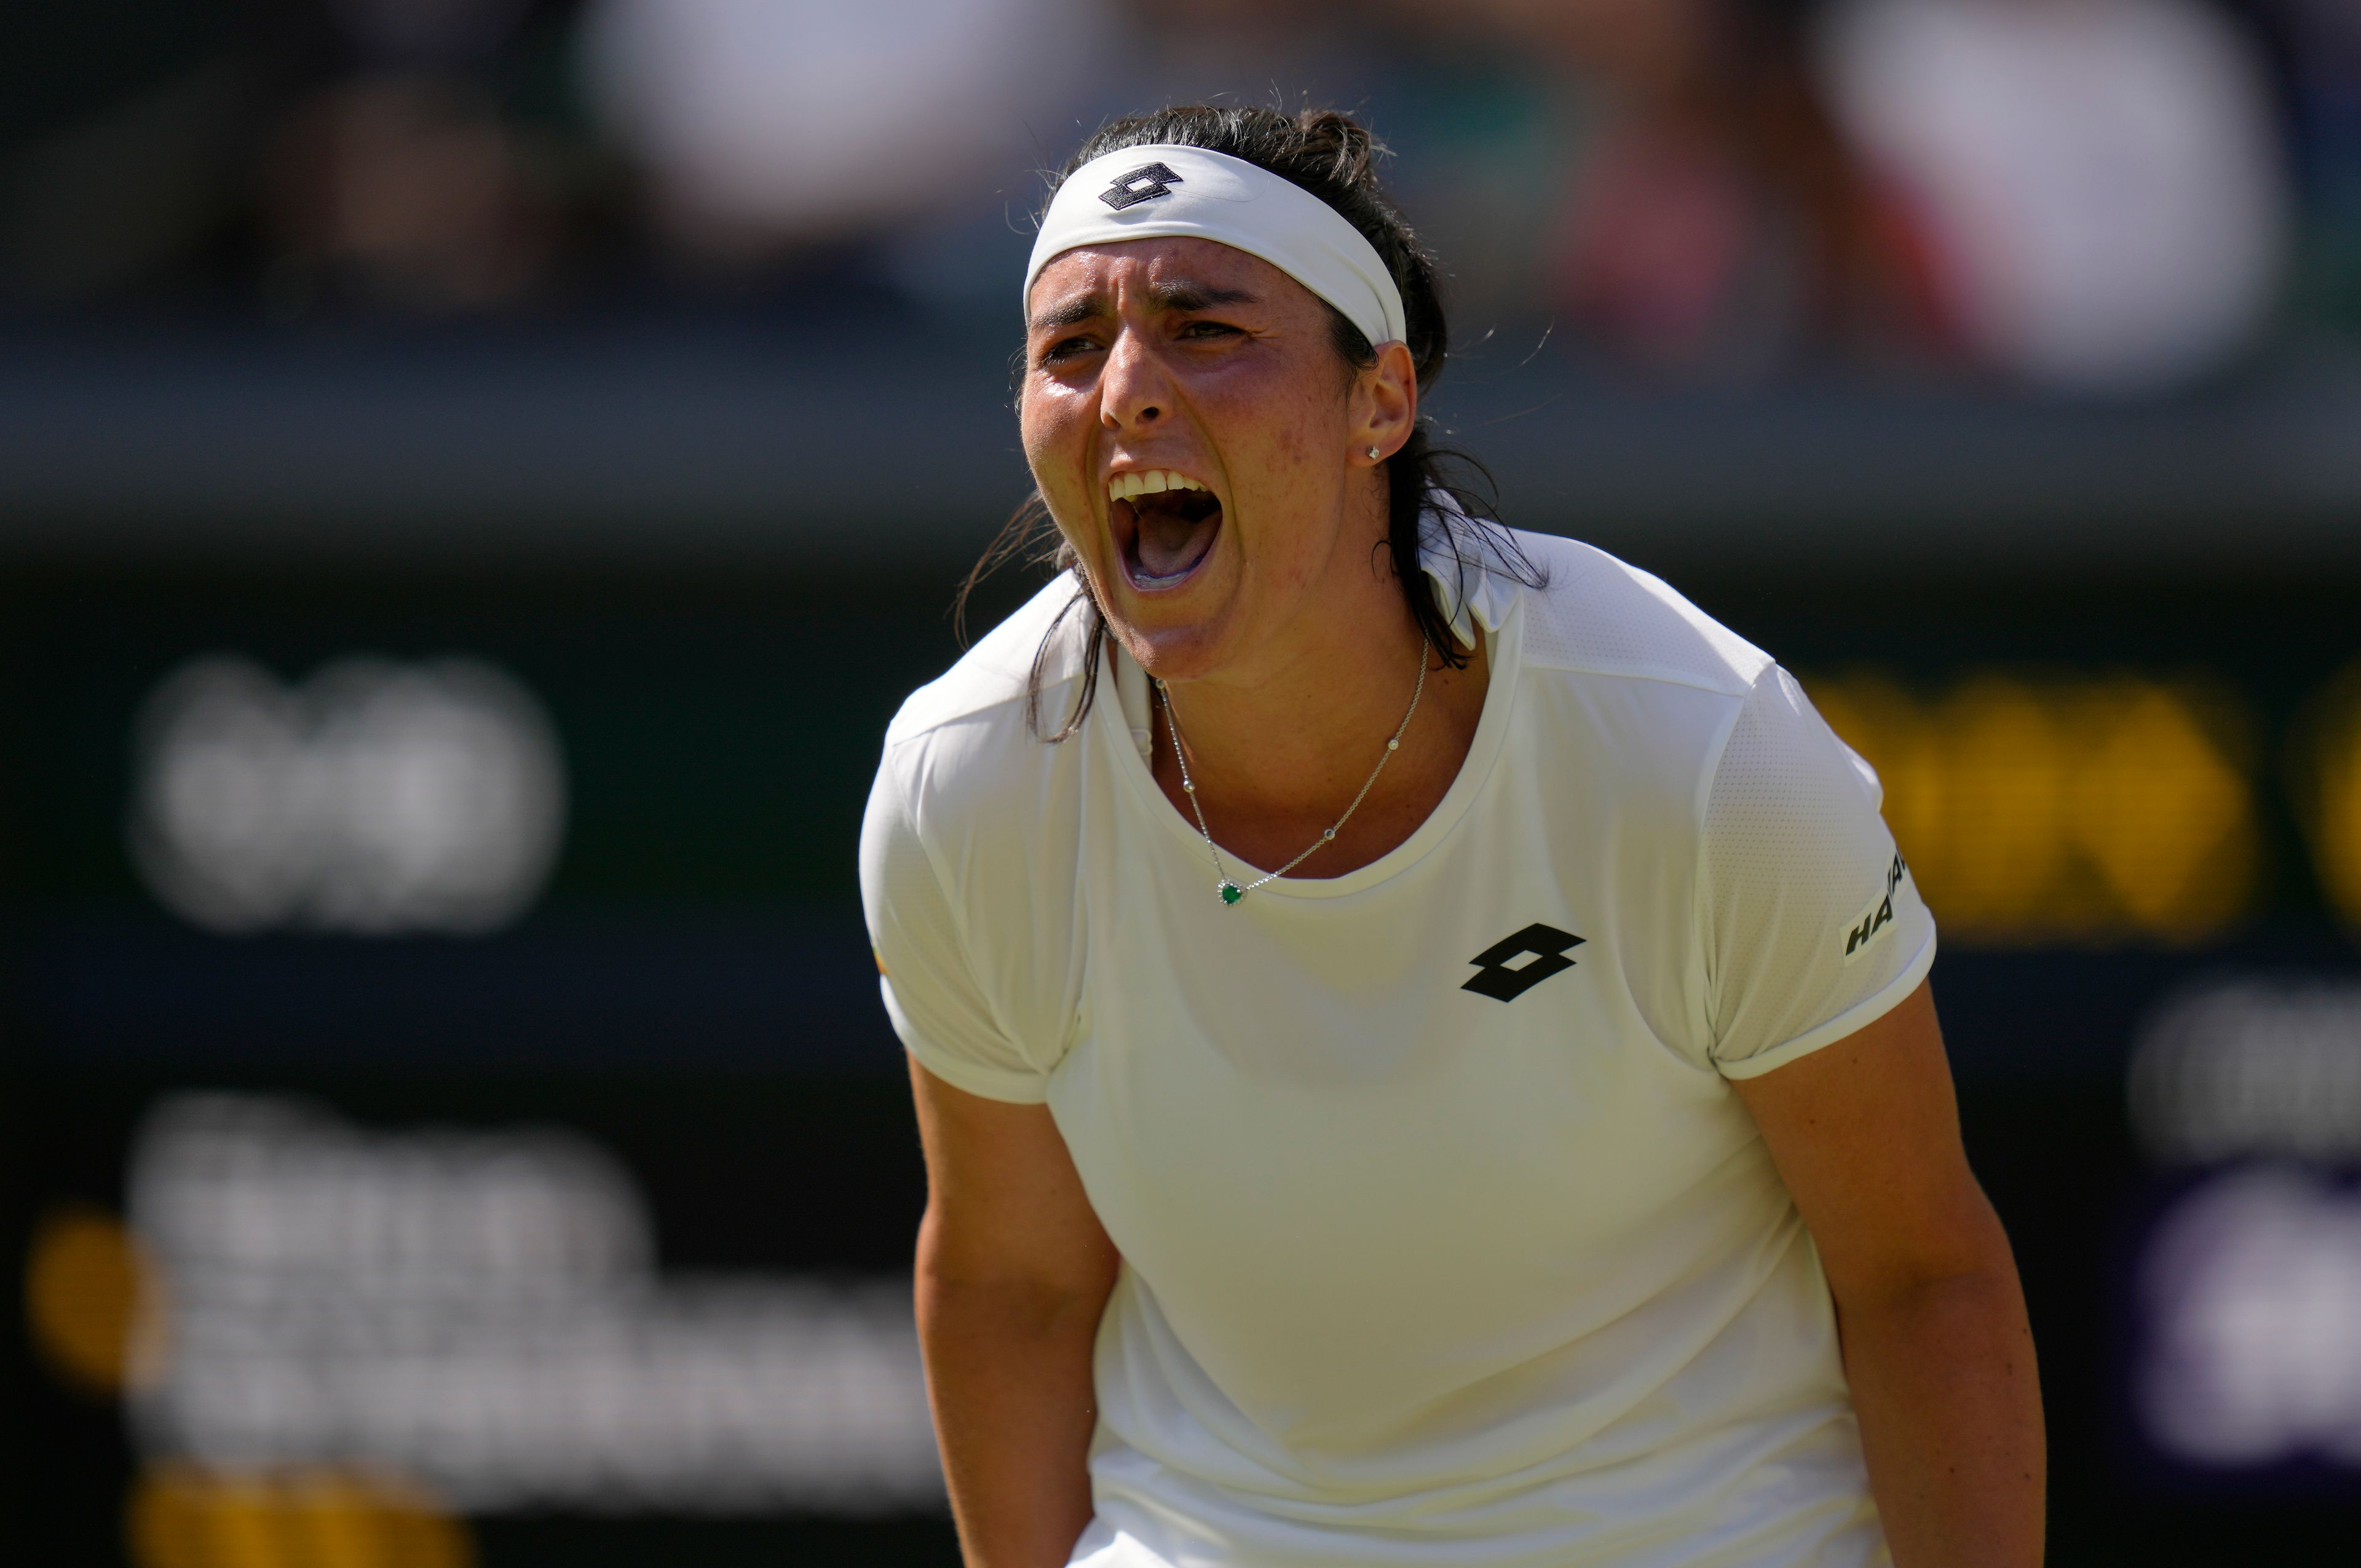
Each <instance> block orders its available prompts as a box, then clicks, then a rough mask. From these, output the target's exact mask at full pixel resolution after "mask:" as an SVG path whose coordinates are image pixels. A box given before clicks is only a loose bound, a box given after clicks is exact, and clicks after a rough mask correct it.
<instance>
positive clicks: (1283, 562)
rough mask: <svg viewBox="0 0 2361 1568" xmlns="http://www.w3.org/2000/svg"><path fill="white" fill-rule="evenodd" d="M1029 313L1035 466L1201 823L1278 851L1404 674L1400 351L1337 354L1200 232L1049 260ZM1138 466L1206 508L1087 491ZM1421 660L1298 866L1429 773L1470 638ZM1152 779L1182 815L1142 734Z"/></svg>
mask: <svg viewBox="0 0 2361 1568" xmlns="http://www.w3.org/2000/svg"><path fill="white" fill-rule="evenodd" d="M1027 306H1028V310H1027V334H1026V373H1025V381H1024V388H1023V392H1022V396H1021V399H1020V405H1019V414H1020V420H1021V424H1022V428H1023V433H1024V440H1025V453H1026V458H1027V462H1028V463H1029V464H1030V465H1031V466H1032V469H1033V477H1034V479H1035V481H1036V482H1037V483H1038V485H1039V486H1040V488H1041V494H1042V498H1043V499H1044V500H1046V501H1047V502H1048V504H1049V513H1050V516H1051V517H1052V518H1053V519H1054V520H1055V521H1056V522H1057V524H1058V527H1059V530H1060V532H1062V533H1063V534H1064V535H1065V537H1066V538H1067V540H1068V541H1069V542H1071V543H1072V545H1073V546H1074V549H1075V551H1076V553H1077V554H1079V555H1080V556H1081V558H1082V570H1083V571H1084V572H1085V573H1086V574H1088V576H1089V577H1090V581H1091V585H1092V587H1093V590H1094V592H1095V593H1096V595H1097V597H1098V600H1099V603H1100V605H1101V607H1102V608H1103V609H1104V611H1105V613H1106V617H1107V621H1108V625H1109V627H1110V629H1111V630H1113V631H1114V633H1115V636H1116V637H1117V638H1118V639H1119V640H1120V641H1122V643H1123V646H1124V648H1125V650H1126V652H1129V653H1130V654H1131V656H1132V657H1133V658H1134V659H1136V660H1137V662H1138V663H1139V664H1140V665H1141V666H1142V667H1143V668H1144V669H1146V670H1147V671H1148V674H1150V675H1152V676H1155V677H1157V678H1159V679H1161V680H1163V681H1165V682H1166V683H1168V689H1169V690H1170V694H1171V697H1172V702H1173V707H1174V709H1175V711H1176V712H1177V713H1178V714H1179V715H1180V724H1181V728H1182V730H1183V732H1184V733H1185V735H1186V737H1187V740H1188V744H1189V748H1190V751H1189V761H1190V766H1191V773H1193V774H1194V775H1195V776H1196V779H1197V783H1198V786H1199V789H1200V791H1201V798H1202V800H1203V802H1204V804H1205V806H1206V815H1207V817H1208V819H1209V821H1210V822H1211V824H1212V826H1213V836H1214V838H1215V839H1217V840H1218V841H1219V842H1220V843H1221V844H1222V845H1223V847H1224V849H1225V850H1230V851H1232V852H1233V853H1235V855H1237V856H1238V857H1239V858H1240V859H1242V860H1244V861H1246V862H1247V863H1248V864H1251V865H1256V866H1263V867H1268V866H1275V865H1279V864H1280V863H1282V862H1283V861H1286V860H1288V859H1289V858H1290V856H1292V855H1293V854H1294V853H1295V852H1296V851H1297V850H1301V849H1302V848H1303V846H1304V844H1305V843H1306V842H1308V841H1310V839H1312V838H1315V837H1317V836H1318V834H1319V832H1320V830H1321V829H1322V828H1325V827H1327V826H1328V825H1329V823H1331V822H1333V821H1334V819H1335V817H1336V816H1337V814H1338V813H1339V812H1340V811H1341V810H1342V809H1343V808H1344V806H1345V803H1346V802H1347V801H1349V800H1350V799H1351V798H1352V795H1353V792H1354V791H1355V790H1356V789H1358V788H1359V787H1360V784H1361V781H1362V780H1363V779H1364V778H1366V777H1367V776H1368V773H1369V770H1370V768H1371V766H1372V765H1373V764H1374V763H1375V762H1376V761H1377V760H1378V756H1379V755H1380V754H1381V752H1382V750H1383V747H1384V743H1385V739H1386V737H1387V736H1388V735H1389V734H1390V733H1391V732H1392V730H1393V728H1394V726H1395V725H1396V724H1398V723H1399V722H1400V719H1401V716H1402V711H1403V708H1404V707H1405V706H1406V705H1407V703H1408V701H1409V699H1410V694H1411V685H1412V684H1413V682H1414V679H1415V676H1416V672H1417V661H1418V659H1419V656H1420V648H1421V642H1420V638H1419V632H1418V629H1417V625H1416V623H1415V622H1414V621H1413V620H1411V615H1410V611H1409V609H1408V608H1407V606H1406V605H1405V604H1404V603H1403V600H1402V594H1401V587H1400V584H1399V583H1398V582H1397V581H1396V580H1395V578H1394V575H1393V566H1392V563H1391V560H1390V557H1389V555H1388V554H1387V553H1386V549H1385V539H1386V528H1387V508H1388V499H1387V488H1386V476H1385V472H1384V469H1383V462H1384V459H1385V457H1386V456H1387V455H1390V454H1391V453H1392V452H1393V451H1395V450H1396V449H1397V448H1398V447H1400V445H1401V444H1402V443H1403V442H1404V441H1406V440H1407V439H1408V438H1409V436H1410V433H1411V429H1412V426H1413V424H1414V422H1415V421H1416V418H1417V413H1418V387H1417V378H1416V374H1415V372H1414V370H1413V368H1412V366H1411V356H1410V351H1409V349H1408V348H1406V347H1404V346H1403V345H1400V344H1399V343H1395V344H1388V345H1383V346H1382V347H1380V349H1379V350H1378V363H1377V364H1376V365H1375V366H1374V367H1368V368H1366V369H1364V368H1356V367H1353V366H1351V365H1349V364H1347V363H1346V362H1345V360H1344V359H1343V358H1342V356H1339V355H1338V353H1337V351H1336V348H1335V345H1334V338H1333V336H1332V328H1331V325H1330V315H1329V312H1328V308H1327V307H1326V306H1325V305H1324V304H1323V303H1322V302H1321V301H1320V300H1319V299H1318V298H1316V297H1315V296H1314V295H1313V294H1312V292H1311V291H1309V290H1307V289H1305V288H1304V287H1303V286H1302V285H1301V284H1300V283H1298V282H1296V281H1295V280H1293V279H1292V278H1290V277H1289V276H1288V275H1287V274H1286V273H1284V272H1282V271H1280V270H1279V269H1278V268H1276V267H1273V266H1271V265H1270V264H1269V263H1268V262H1266V261H1264V260H1262V259H1260V258H1257V257H1253V256H1249V255H1247V254H1246V253H1245V252H1244V251H1240V250H1235V249H1233V248H1231V247H1228V246H1224V245H1220V244H1216V243H1214V242H1213V241H1211V240H1202V239H1191V238H1180V237H1171V238H1158V239H1142V240H1131V241H1126V242H1124V243H1122V244H1117V245H1107V246H1095V247H1086V248H1082V249H1078V250H1072V251H1069V252H1067V253H1066V254H1065V255H1063V256H1060V257H1059V258H1056V259H1055V260H1053V261H1052V262H1051V263H1050V264H1049V266H1048V267H1047V268H1045V269H1043V270H1042V272H1041V275H1040V277H1039V278H1038V279H1037V280H1035V281H1034V285H1033V291H1032V294H1031V296H1030V298H1029V300H1028V301H1027ZM1372 446H1374V447H1376V448H1377V449H1378V453H1379V456H1378V457H1377V458H1375V459H1372V458H1371V457H1370V456H1369V455H1368V449H1369V448H1370V447H1372ZM1148 469H1163V470H1168V471H1177V472H1179V473H1181V474H1185V475H1187V476H1188V477H1191V478H1192V479H1194V480H1196V481H1197V482H1199V483H1200V484H1202V485H1203V486H1204V487H1205V488H1206V489H1207V490H1208V491H1210V492H1211V493H1212V495H1213V498H1214V499H1216V500H1217V501H1218V502H1219V503H1220V510H1219V514H1218V520H1217V521H1213V522H1212V523H1210V524H1200V525H1198V526H1197V527H1195V528H1193V529H1184V528H1182V527H1181V526H1180V525H1179V524H1178V523H1177V522H1159V521H1153V520H1151V521H1142V516H1143V514H1142V513H1140V512H1139V511H1138V510H1137V509H1135V508H1134V507H1133V506H1131V505H1130V504H1128V503H1123V502H1111V501H1110V500H1109V499H1108V495H1107V489H1108V482H1109V480H1110V478H1112V477H1115V476H1119V475H1122V474H1126V473H1132V472H1138V471H1143V470H1148ZM1208 530H1210V532H1211V538H1210V541H1208V540H1207V539H1206V538H1205V533H1206V532H1208ZM1192 562H1193V565H1191V563H1192ZM1176 567H1177V568H1179V569H1178V570H1175V569H1174V568H1176ZM1428 670H1429V673H1428V677H1427V688H1426V695H1425V696H1424V698H1423V699H1422V702H1421V704H1420V707H1419V712H1418V715H1417V718H1416V719H1415V720H1414V721H1413V723H1412V726H1411V730H1410V731H1409V732H1408V733H1406V734H1405V735H1404V736H1403V740H1402V750H1401V751H1400V753H1398V754H1397V755H1396V757H1395V759H1394V761H1392V762H1389V764H1388V766H1387V767H1386V769H1385V772H1384V773H1383V774H1381V775H1380V777H1379V781H1378V787H1377V788H1376V789H1373V790H1372V791H1371V792H1370V795H1369V797H1368V799H1367V801H1366V802H1365V803H1364V804H1363V806H1362V807H1361V810H1360V811H1359V812H1358V813H1356V815H1355V817H1354V818H1353V822H1352V826H1351V828H1349V829H1348V830H1347V832H1346V834H1345V835H1342V836H1340V837H1339V838H1338V839H1337V840H1336V841H1335V842H1334V843H1333V844H1331V845H1329V846H1328V847H1326V848H1324V849H1323V850H1321V851H1320V852H1319V854H1318V855H1316V856H1315V857H1314V858H1313V859H1312V861H1306V862H1305V863H1304V865H1303V866H1302V868H1301V871H1300V872H1297V873H1295V874H1298V875H1304V876H1335V875H1339V874H1342V873H1343V872H1346V871H1350V870H1353V869H1354V868H1355V867H1356V866H1358V865H1362V864H1366V863H1367V862H1368V861H1372V860H1375V859H1377V858H1378V856H1379V855H1382V854H1384V853H1385V852H1386V851H1387V850H1390V849H1392V848H1393V847H1394V846H1395V845H1396V844H1399V843H1400V841H1401V840H1402V839H1406V838H1408V837H1409V835H1410V834H1411V832H1412V831H1414V830H1415V829H1416V828H1417V826H1418V824H1419V823H1420V822H1421V821H1423V820H1424V819H1425V817H1426V816H1427V815H1428V813H1429V812H1431V811H1432V810H1433V807H1434V806H1435V805H1436V804H1437V803H1438V802H1440V800H1441V799H1442V797H1443V795H1444V792H1445V791H1447V790H1448V788H1449V787H1450V783H1451V780H1452V778H1453V777H1454V776H1455V774H1456V773H1457V772H1458V768H1459V764H1460V763H1461V762H1463V761H1464V760H1465V758H1466V752H1467V747H1468V744H1469V743H1470V741H1471V740H1473V738H1474V734H1475V726H1476V720H1477V718H1478V717H1479V715H1480V713H1481V710H1482V707H1483V694H1484V684H1485V669H1484V664H1483V661H1482V659H1481V657H1480V652H1479V656H1478V657H1477V660H1476V661H1475V662H1473V663H1471V664H1470V665H1469V667H1468V668H1466V669H1464V670H1451V669H1448V668H1446V667H1444V666H1443V665H1442V664H1441V663H1440V662H1439V661H1436V660H1433V659H1430V661H1429V666H1428ZM1155 772H1156V774H1157V777H1158V780H1159V783H1160V784H1163V785H1164V786H1165V792H1166V794H1167V795H1168V796H1170V798H1171V799H1172V801H1173V802H1174V805H1175V806H1176V808H1180V809H1183V810H1184V811H1185V809H1186V803H1185V799H1184V797H1183V796H1182V795H1181V794H1180V774H1179V769H1178V766H1177V765H1176V763H1175V762H1174V759H1173V757H1172V755H1171V749H1170V737H1169V733H1168V732H1167V731H1166V729H1164V727H1162V726H1159V730H1158V745H1157V755H1156V758H1155Z"/></svg>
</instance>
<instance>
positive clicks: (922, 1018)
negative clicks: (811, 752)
mask: <svg viewBox="0 0 2361 1568" xmlns="http://www.w3.org/2000/svg"><path fill="white" fill-rule="evenodd" d="M861 902H862V908H863V910H864V911H865V913H866V915H867V916H868V921H869V944H870V947H871V948H873V950H874V951H875V953H876V956H877V972H878V975H879V980H878V989H879V990H880V991H881V992H883V993H884V999H885V1012H886V1014H887V1016H889V1017H890V1018H892V1020H893V1022H894V1032H895V1034H897V1035H899V1036H901V1037H902V1044H903V1046H904V1047H906V1048H907V1049H908V1051H909V1052H910V1054H911V1055H912V1056H914V1057H916V1058H918V1060H919V1061H920V1062H921V1063H922V1064H924V1066H925V1067H926V1069H927V1070H928V1072H931V1073H933V1074H934V1075H935V1076H936V1077H937V1078H939V1079H941V1080H943V1081H944V1082H946V1083H949V1084H950V1085H952V1086H953V1087H954V1088H958V1089H964V1090H966V1091H968V1092H969V1093H970V1094H980V1095H982V1096H983V1097H984V1098H985V1099H987V1100H1006V1101H1014V1102H1017V1103H1020V1104H1028V1105H1029V1104H1038V1103H1039V1102H1041V1101H1043V1100H1045V1099H1047V1098H1048V1097H1049V1080H1048V1077H1047V1076H1046V1075H1045V1074H1044V1073H1042V1072H1041V1070H1040V1069H1038V1068H1037V1067H1035V1066H1033V1065H1032V1064H1031V1063H1029V1062H1028V1061H1027V1060H1026V1058H1025V1054H1024V1052H1022V1051H1021V1050H1019V1049H1018V1048H1017V1047H1016V1044H1015V1043H1014V1042H1013V1041H1012V1040H1011V1039H1010V1038H1009V1037H1008V1035H1007V1032H1006V1031H1005V1029H1004V1028H1003V1027H1002V1026H1001V1024H1000V1022H999V1019H998V1017H997V1016H996V1014H995V1012H994V1008H993V1006H992V1003H991V1001H990V999H989V998H988V997H987V996H986V995H985V994H984V992H983V987H982V986H981V985H979V984H978V983H977V982H976V978H975V969H974V966H973V965H972V964H971V963H970V962H969V961H968V954H967V948H966V944H965V942H964V941H963V940H962V938H961V935H960V929H959V922H958V920H957V918H956V916H954V915H953V913H952V909H951V903H950V899H949V897H947V896H946V895H945V894H944V892H943V885H942V883H941V881H940V879H939V877H938V876H937V874H936V871H935V865H934V861H933V858H932V857H931V856H930V855H928V852H927V847H926V845H925V844H924V843H923V842H921V841H920V839H919V837H918V829H917V823H916V822H915V821H913V820H912V818H911V815H910V809H909V806H908V804H907V803H906V801H905V800H904V798H903V794H902V788H901V785H900V784H899V783H898V782H897V781H896V780H895V776H894V759H893V757H892V756H891V755H890V754H889V755H888V756H887V758H886V759H885V762H884V764H883V765H882V766H880V767H879V769H878V770H877V782H876V783H875V784H873V785H872V786H871V788H870V791H869V810H868V814H867V815H866V816H865V817H862V824H861Z"/></svg>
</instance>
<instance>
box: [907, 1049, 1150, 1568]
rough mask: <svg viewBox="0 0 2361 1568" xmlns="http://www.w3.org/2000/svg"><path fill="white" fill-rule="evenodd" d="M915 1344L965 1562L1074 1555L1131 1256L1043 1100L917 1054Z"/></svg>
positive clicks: (1023, 1563)
mask: <svg viewBox="0 0 2361 1568" xmlns="http://www.w3.org/2000/svg"><path fill="white" fill-rule="evenodd" d="M910 1083H911V1091H912V1093H913V1095H914V1097H915V1098H916V1100H917V1108H918V1134H919V1137H920V1139H921V1140H922V1141H923V1143H924V1144H925V1146H926V1155H927V1215H926V1219H925V1220H924V1221H923V1222H922V1223H920V1225H919V1227H918V1257H917V1307H918V1343H919V1345H920V1348H921V1349H922V1350H923V1351H924V1352H925V1354H926V1362H927V1392H928V1398H929V1399H930V1401H931V1402H932V1404H933V1407H934V1414H935V1437H936V1441H937V1442H939V1444H940V1445H941V1448H942V1455H943V1475H944V1477H945V1479H946V1480H947V1481H948V1482H949V1483H950V1498H951V1514H952V1517H953V1518H954V1519H957V1520H958V1522H959V1533H960V1544H961V1548H962V1549H963V1551H964V1552H965V1554H966V1559H967V1568H1062V1564H1064V1563H1065V1562H1066V1560H1067V1558H1068V1556H1069V1555H1070V1554H1071V1552H1072V1550H1073V1545H1074V1541H1075V1539H1076V1538H1077V1537H1079V1536H1080V1535H1081V1534H1082V1530H1083V1527H1084V1526H1086V1525H1088V1524H1089V1523H1090V1519H1091V1483H1090V1474H1089V1470H1088V1467H1087V1456H1088V1453H1089V1450H1090V1442H1091V1431H1092V1429H1093V1425H1094V1424H1095V1422H1096V1420H1097V1408H1096V1401H1095V1399H1094V1398H1093V1394H1092V1387H1091V1352H1092V1346H1093V1343H1094V1342H1095V1341H1096V1339H1097V1337H1098V1327H1099V1316H1100V1314H1101V1313H1102V1312H1103V1311H1104V1310H1105V1307H1106V1300H1107V1294H1108V1292H1109V1291H1111V1290H1113V1289H1114V1288H1115V1271H1116V1269H1117V1267H1118V1266H1120V1264H1121V1261H1122V1260H1121V1259H1120V1258H1119V1257H1118V1256H1117V1255H1116V1253H1115V1244H1114V1243H1113V1242H1111V1241H1109V1240H1108V1239H1107V1234H1106V1232H1105V1230H1104V1228H1102V1227H1101V1225H1100V1224H1099V1222H1098V1216H1097V1215H1096V1214H1094V1213H1093V1212H1092V1211H1091V1205H1090V1200H1089V1199H1088V1198H1087V1197H1085V1196H1084V1195H1083V1192H1082V1178H1081V1177H1080V1176H1079V1175H1077V1174H1076V1173H1075V1170H1074V1162H1073V1160H1072V1158H1071V1157H1070V1156H1069V1155H1068V1154H1067V1152H1066V1140H1065V1139H1064V1138H1063V1137H1062V1136H1060V1134H1059V1132H1058V1128H1057V1125H1056V1124H1055V1123H1053V1122H1052V1121H1051V1120H1050V1117H1049V1107H1047V1106H1045V1105H1015V1104H1008V1103H1005V1102H1001V1101H997V1100H987V1099H984V1098H983V1097H982V1096H980V1095H974V1094H970V1093H968V1092H966V1091H964V1090H960V1089H954V1088H952V1087H951V1086H950V1084H948V1083H945V1082H944V1081H943V1080H941V1079H939V1078H937V1077H936V1076H935V1075H934V1074H932V1073H930V1072H928V1070H927V1069H925V1068H923V1067H921V1066H919V1065H918V1063H917V1060H916V1058H913V1059H912V1061H911V1063H910Z"/></svg>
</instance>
